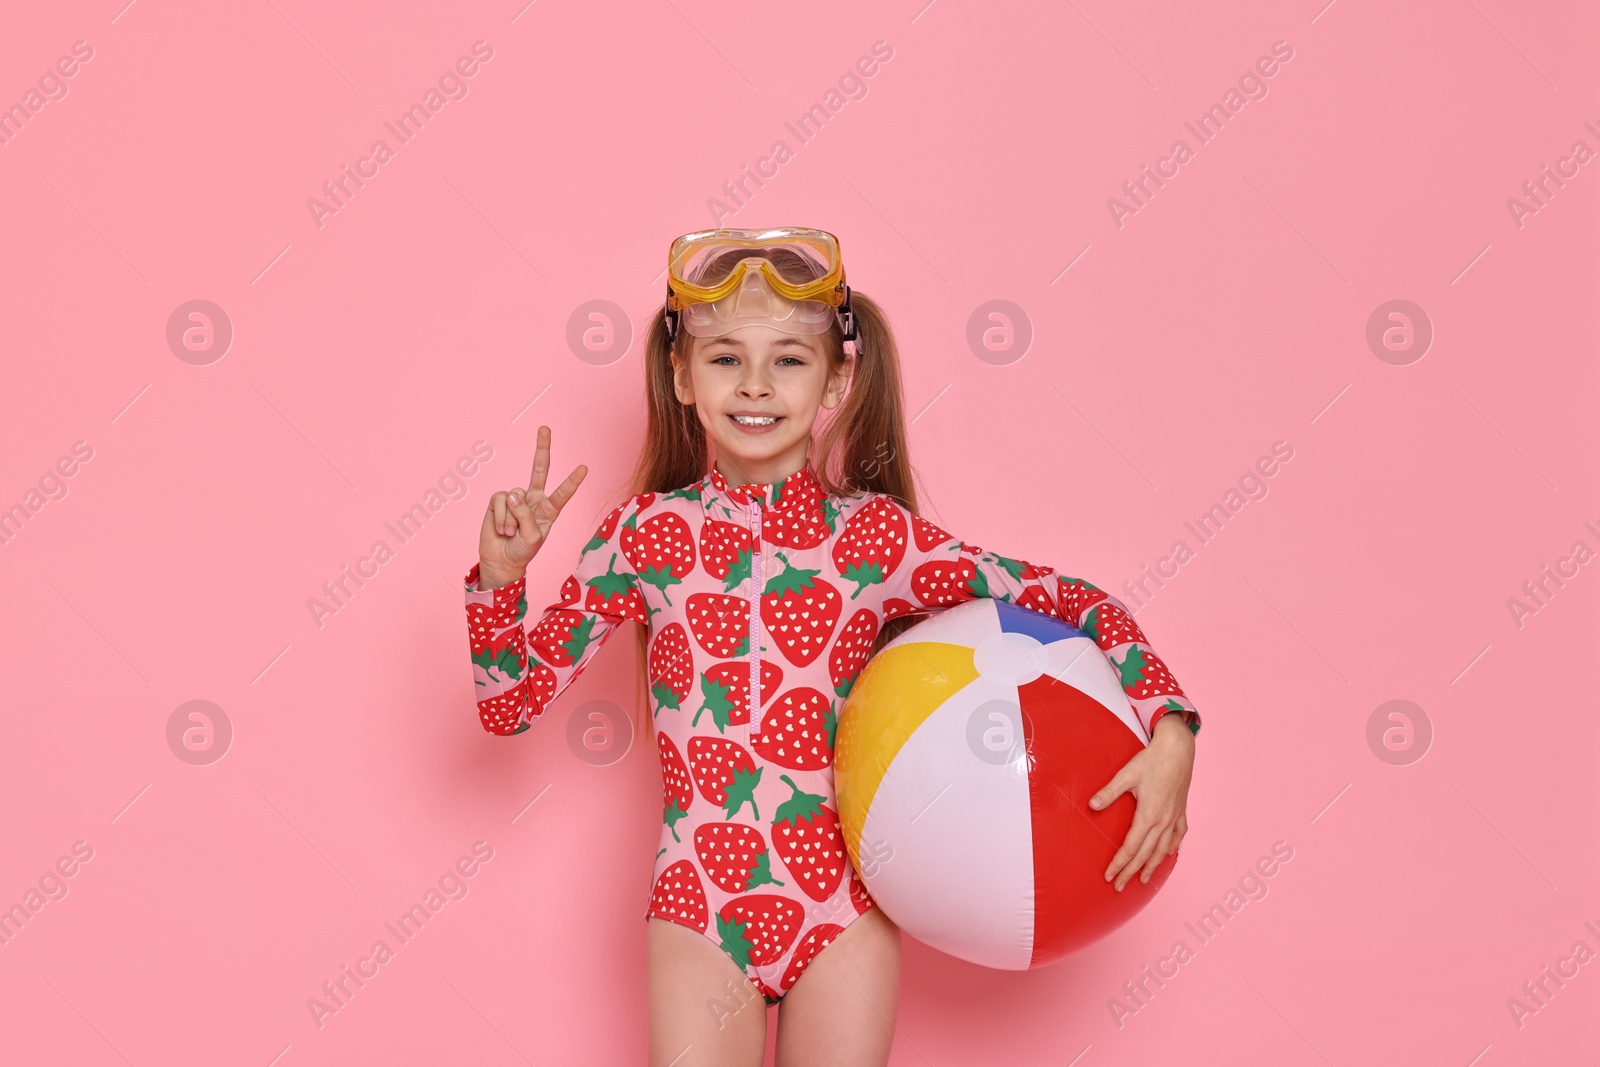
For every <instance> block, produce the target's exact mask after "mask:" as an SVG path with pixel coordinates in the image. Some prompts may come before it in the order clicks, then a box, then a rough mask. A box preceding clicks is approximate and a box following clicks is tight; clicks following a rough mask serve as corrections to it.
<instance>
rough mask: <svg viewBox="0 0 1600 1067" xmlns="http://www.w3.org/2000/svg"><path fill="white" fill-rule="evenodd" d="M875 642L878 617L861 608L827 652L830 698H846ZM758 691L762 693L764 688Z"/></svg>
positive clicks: (851, 617)
mask: <svg viewBox="0 0 1600 1067" xmlns="http://www.w3.org/2000/svg"><path fill="white" fill-rule="evenodd" d="M901 603H905V602H904V601H901ZM906 606H907V607H910V606H911V605H909V604H907V605H906ZM885 608H886V609H887V605H885ZM877 640H878V616H877V615H875V614H874V613H873V612H872V610H871V609H870V608H862V609H861V610H860V611H857V612H856V613H855V614H854V615H852V616H850V620H849V621H848V622H846V623H845V624H844V628H843V629H841V630H840V631H839V636H838V637H836V638H834V639H833V647H832V648H830V649H829V650H828V678H829V680H831V681H832V682H833V694H834V696H836V697H838V698H840V699H841V700H843V699H844V698H845V697H847V696H849V695H850V688H851V687H852V686H853V685H855V682H856V676H857V675H859V674H860V673H861V668H863V667H865V666H866V665H867V660H869V659H871V658H872V646H873V643H874V642H876V641H877ZM762 691H763V692H765V691H766V690H765V688H763V690H762Z"/></svg>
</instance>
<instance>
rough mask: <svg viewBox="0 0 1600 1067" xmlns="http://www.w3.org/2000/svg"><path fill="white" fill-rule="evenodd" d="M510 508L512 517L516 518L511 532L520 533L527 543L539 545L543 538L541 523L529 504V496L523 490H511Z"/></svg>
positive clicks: (524, 542) (523, 540) (523, 541)
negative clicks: (536, 519)
mask: <svg viewBox="0 0 1600 1067" xmlns="http://www.w3.org/2000/svg"><path fill="white" fill-rule="evenodd" d="M510 508H511V517H512V518H513V519H514V520H515V521H514V522H513V523H512V527H511V533H512V534H518V535H520V536H521V538H522V543H523V544H525V545H529V546H533V545H537V544H538V543H539V541H540V540H541V537H540V534H539V524H538V523H537V522H535V521H534V518H533V509H532V508H530V507H529V506H528V498H527V497H526V496H524V495H523V493H522V491H521V490H519V489H513V490H511V502H510ZM508 536H509V535H508Z"/></svg>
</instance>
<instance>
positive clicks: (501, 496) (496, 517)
mask: <svg viewBox="0 0 1600 1067" xmlns="http://www.w3.org/2000/svg"><path fill="white" fill-rule="evenodd" d="M489 518H490V520H491V521H492V522H493V523H494V532H495V533H496V534H498V535H500V536H501V537H504V536H506V526H507V525H508V524H509V523H510V521H511V520H510V517H509V516H508V515H507V514H506V492H505V490H504V489H502V490H500V491H499V492H497V493H495V494H494V495H493V496H491V497H490V498H489Z"/></svg>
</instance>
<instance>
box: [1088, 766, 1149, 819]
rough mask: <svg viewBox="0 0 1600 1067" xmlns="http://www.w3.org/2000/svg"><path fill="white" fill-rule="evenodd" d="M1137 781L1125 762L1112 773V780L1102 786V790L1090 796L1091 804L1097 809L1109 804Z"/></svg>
mask: <svg viewBox="0 0 1600 1067" xmlns="http://www.w3.org/2000/svg"><path fill="white" fill-rule="evenodd" d="M1135 781H1137V778H1136V777H1135V776H1134V774H1133V773H1132V772H1131V771H1129V770H1128V767H1127V764H1123V766H1122V769H1121V770H1119V771H1117V773H1116V774H1114V775H1112V777H1111V781H1109V782H1107V783H1106V784H1105V785H1103V786H1101V788H1100V792H1098V793H1096V794H1095V795H1094V796H1092V797H1090V798H1089V806H1090V807H1091V808H1093V809H1094V810H1095V811H1099V810H1101V809H1102V808H1105V807H1107V806H1109V805H1110V803H1111V802H1112V801H1113V800H1115V799H1117V798H1118V797H1120V796H1121V795H1122V794H1123V793H1126V792H1127V791H1128V789H1129V788H1130V787H1131V786H1132V785H1133V784H1134V782H1135Z"/></svg>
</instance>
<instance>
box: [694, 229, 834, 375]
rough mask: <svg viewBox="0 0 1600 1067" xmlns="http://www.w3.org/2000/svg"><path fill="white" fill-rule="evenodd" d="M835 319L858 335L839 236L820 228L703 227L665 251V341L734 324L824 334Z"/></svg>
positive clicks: (724, 330)
mask: <svg viewBox="0 0 1600 1067" xmlns="http://www.w3.org/2000/svg"><path fill="white" fill-rule="evenodd" d="M835 319H837V320H838V322H839V324H840V328H841V329H842V330H843V332H844V338H845V340H846V341H850V342H852V347H854V345H853V342H854V341H855V340H856V339H857V333H856V323H855V314H854V312H853V310H852V308H851V306H850V287H849V286H847V285H846V284H845V281H844V265H843V263H842V262H841V260H840V257H839V241H838V239H837V238H835V237H834V236H833V234H831V233H828V232H827V231H825V230H812V229H804V228H800V227H782V228H778V229H771V230H701V231H698V232H696V233H689V234H684V235H683V236H682V237H679V238H678V239H677V240H675V241H673V242H672V247H671V249H670V250H669V251H668V254H667V302H666V323H667V336H668V338H669V339H671V338H673V337H675V336H676V334H677V328H678V325H679V324H680V322H681V324H682V326H683V329H684V331H685V332H686V333H689V334H691V335H693V336H696V337H710V336H716V335H719V334H723V333H727V332H728V331H730V330H734V329H737V328H738V327H740V326H752V325H755V326H767V327H770V328H771V329H774V330H778V331H780V332H783V333H789V334H799V335H816V334H821V333H826V332H827V331H828V329H829V327H830V326H832V325H833V322H834V321H835Z"/></svg>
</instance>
